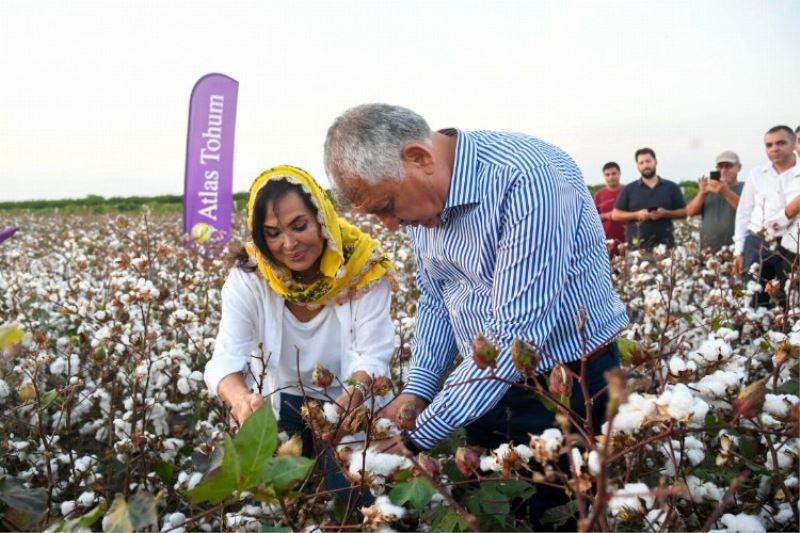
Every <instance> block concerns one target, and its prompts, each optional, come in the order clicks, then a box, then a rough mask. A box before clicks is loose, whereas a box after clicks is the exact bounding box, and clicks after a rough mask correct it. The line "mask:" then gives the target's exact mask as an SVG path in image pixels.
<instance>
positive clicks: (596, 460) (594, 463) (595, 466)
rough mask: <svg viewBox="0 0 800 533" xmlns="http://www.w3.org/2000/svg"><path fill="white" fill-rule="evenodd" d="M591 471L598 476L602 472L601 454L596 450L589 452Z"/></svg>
mask: <svg viewBox="0 0 800 533" xmlns="http://www.w3.org/2000/svg"><path fill="white" fill-rule="evenodd" d="M588 462H589V473H590V474H592V475H593V476H596V475H597V474H599V473H600V454H599V453H597V451H596V450H592V451H590V452H589V461H588Z"/></svg>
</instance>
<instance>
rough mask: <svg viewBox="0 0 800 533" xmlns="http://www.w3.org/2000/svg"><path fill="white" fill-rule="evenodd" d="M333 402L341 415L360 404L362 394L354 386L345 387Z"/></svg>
mask: <svg viewBox="0 0 800 533" xmlns="http://www.w3.org/2000/svg"><path fill="white" fill-rule="evenodd" d="M333 402H334V404H335V405H336V410H337V411H338V412H339V416H341V415H343V414H345V413H349V412H350V411H352V410H353V409H355V408H356V407H358V406H359V405H361V404H362V403H363V402H364V395H363V394H362V393H361V391H360V390H359V389H357V388H355V387H347V388H346V389H344V391H343V392H342V393H341V394H340V395H339V397H338V398H336V399H335V400H334V401H333Z"/></svg>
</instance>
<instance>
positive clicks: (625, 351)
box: [617, 337, 638, 365]
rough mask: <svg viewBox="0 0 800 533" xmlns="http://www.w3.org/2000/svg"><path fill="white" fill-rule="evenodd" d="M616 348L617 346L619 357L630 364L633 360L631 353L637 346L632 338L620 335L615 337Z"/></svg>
mask: <svg viewBox="0 0 800 533" xmlns="http://www.w3.org/2000/svg"><path fill="white" fill-rule="evenodd" d="M617 348H619V357H620V359H621V360H622V362H623V363H624V364H626V365H629V364H631V361H633V353H634V352H635V351H636V349H637V348H638V346H637V344H636V343H635V342H633V341H632V340H629V339H626V338H624V337H620V338H618V339H617Z"/></svg>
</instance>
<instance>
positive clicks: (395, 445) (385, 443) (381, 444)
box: [372, 435, 414, 456]
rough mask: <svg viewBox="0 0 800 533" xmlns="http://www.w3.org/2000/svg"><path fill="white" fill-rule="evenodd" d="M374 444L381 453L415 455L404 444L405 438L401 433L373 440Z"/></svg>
mask: <svg viewBox="0 0 800 533" xmlns="http://www.w3.org/2000/svg"><path fill="white" fill-rule="evenodd" d="M372 446H373V447H374V448H375V449H376V450H377V451H379V452H381V453H393V454H395V455H405V456H410V455H414V454H413V453H411V452H410V451H409V450H408V448H406V445H405V444H403V439H402V438H401V437H400V435H395V436H393V437H389V438H386V439H381V440H375V441H372Z"/></svg>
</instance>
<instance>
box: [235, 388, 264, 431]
mask: <svg viewBox="0 0 800 533" xmlns="http://www.w3.org/2000/svg"><path fill="white" fill-rule="evenodd" d="M230 405H231V415H233V418H234V420H236V422H237V423H238V424H239V425H240V426H241V425H242V424H244V421H245V420H247V417H249V416H250V415H252V414H253V413H254V412H256V411H257V410H258V408H259V407H261V406H262V405H264V397H263V396H261V394H259V393H257V392H250V393H248V394H244V395H241V396H236V397H235V398H232V399H231V404H230Z"/></svg>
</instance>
